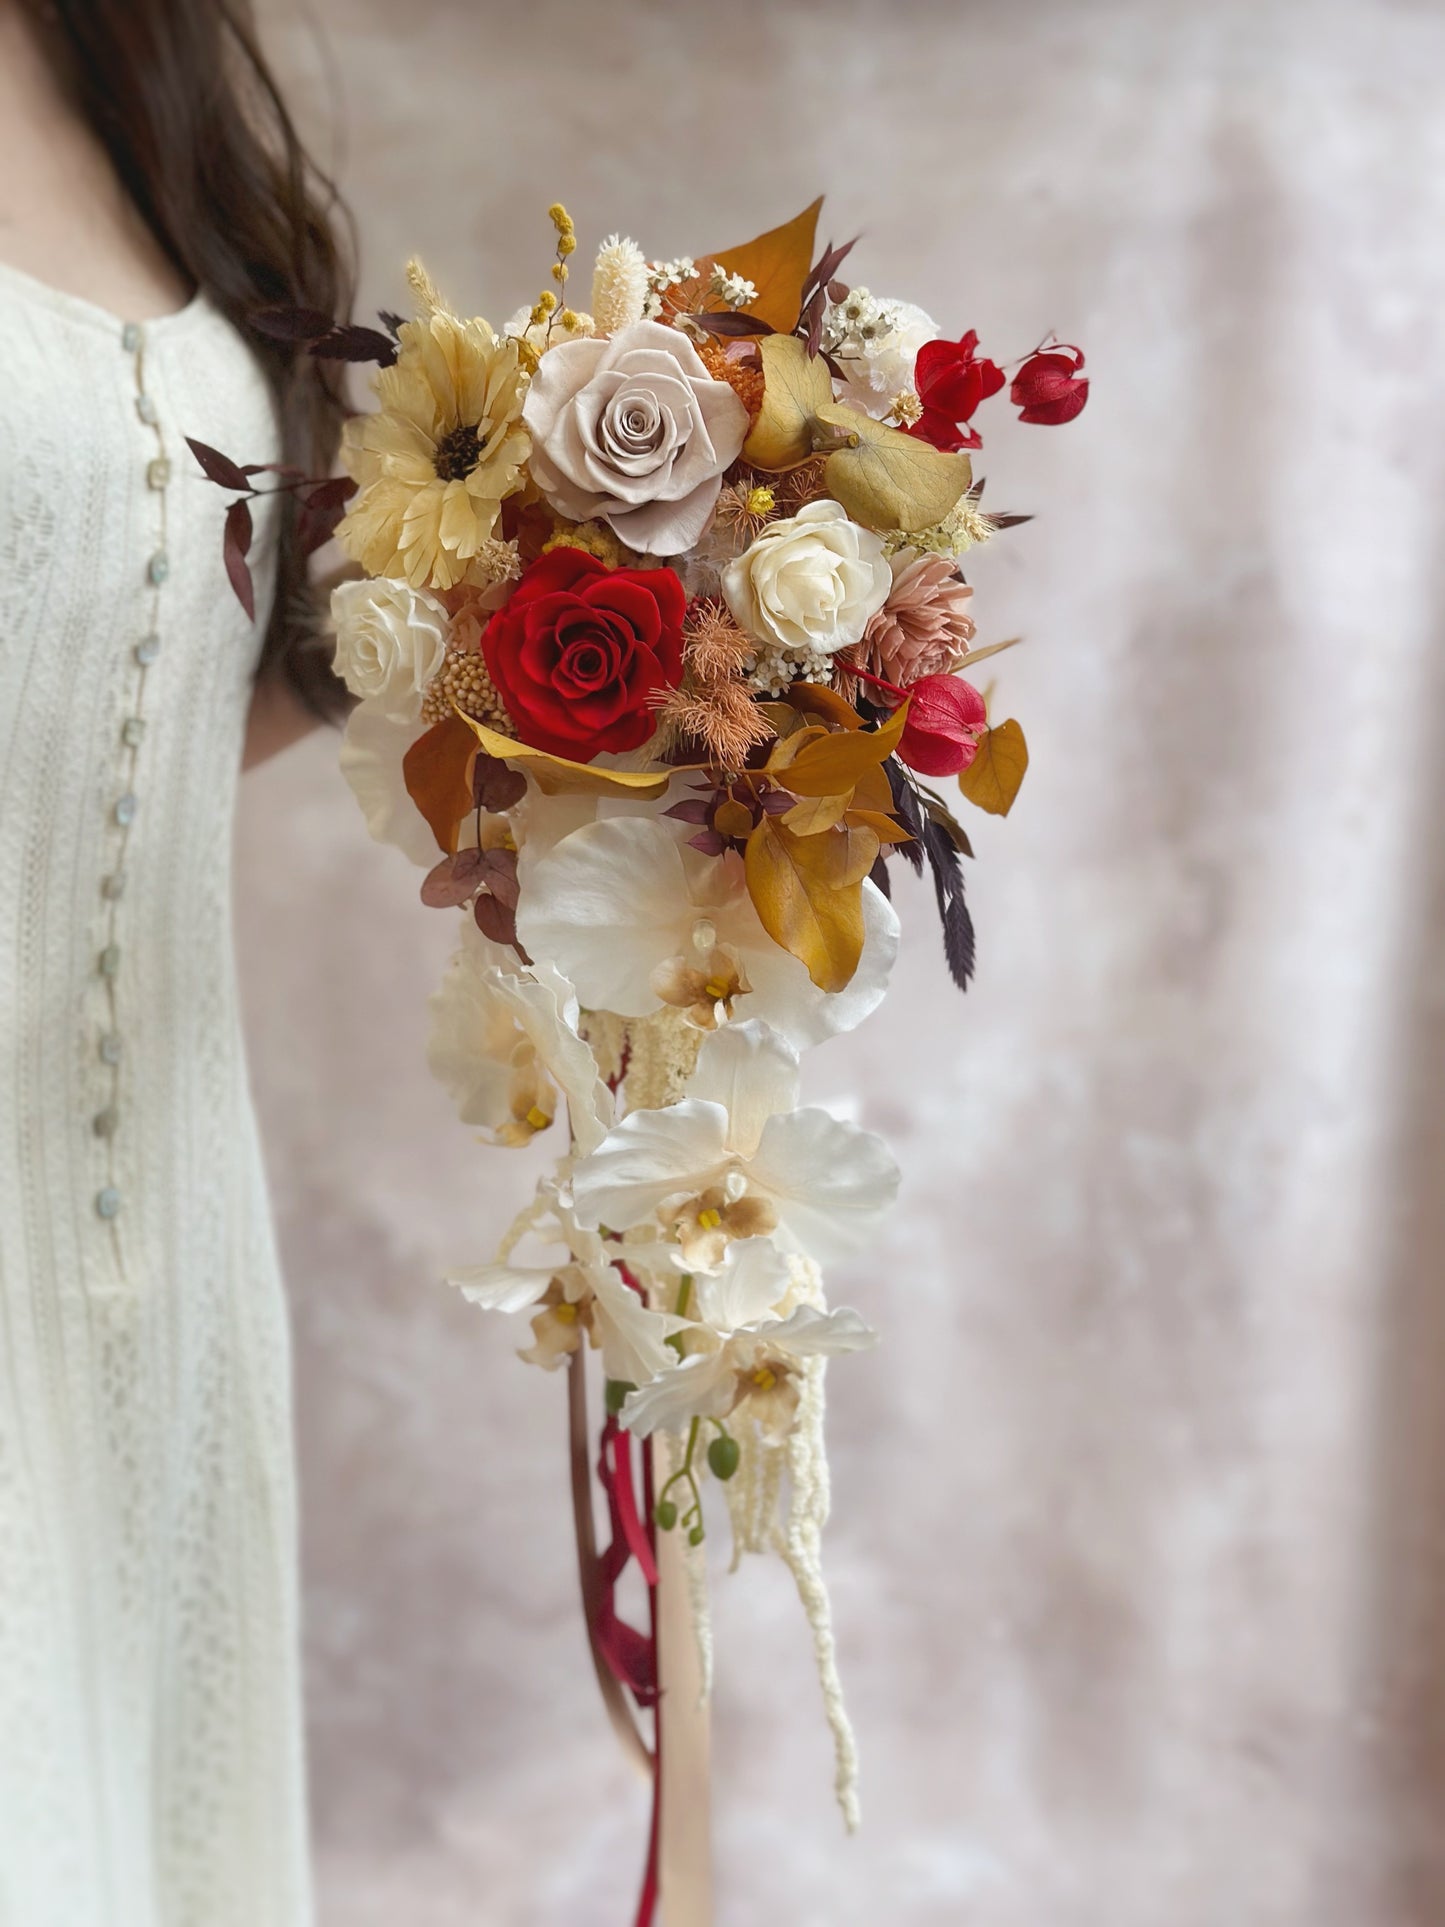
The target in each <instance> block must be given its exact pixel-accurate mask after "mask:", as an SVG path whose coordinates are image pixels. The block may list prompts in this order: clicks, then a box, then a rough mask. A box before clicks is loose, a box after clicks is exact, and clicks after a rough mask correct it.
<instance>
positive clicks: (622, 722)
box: [482, 548, 687, 763]
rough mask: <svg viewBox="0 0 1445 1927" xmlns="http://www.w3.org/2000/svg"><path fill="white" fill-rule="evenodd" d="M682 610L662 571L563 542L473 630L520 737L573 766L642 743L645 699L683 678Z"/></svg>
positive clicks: (668, 573) (680, 595)
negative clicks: (618, 563)
mask: <svg viewBox="0 0 1445 1927" xmlns="http://www.w3.org/2000/svg"><path fill="white" fill-rule="evenodd" d="M686 608H687V595H686V592H685V591H684V589H683V586H682V583H681V582H680V581H679V580H678V578H677V576H676V575H675V574H674V572H673V571H672V570H671V569H609V568H608V567H607V565H606V563H604V562H599V561H598V559H597V557H596V556H595V555H588V554H587V553H586V552H585V551H583V550H582V549H572V548H558V549H552V550H550V551H549V552H548V553H547V554H546V555H544V556H541V557H539V558H538V560H537V561H535V562H534V563H533V564H532V565H531V567H530V568H529V569H527V570H526V571H524V573H523V575H522V579H521V581H520V582H519V583H518V584H517V586H516V588H515V589H514V590H513V591H512V597H511V600H510V601H509V602H508V604H507V606H506V608H505V609H502V610H500V611H499V612H498V613H497V614H496V615H494V616H493V617H492V620H491V621H490V622H489V623H488V625H487V627H486V629H485V631H484V632H483V635H482V655H483V657H484V658H485V659H486V664H487V669H488V672H489V673H490V675H491V678H492V681H493V682H494V683H495V684H496V687H497V693H498V695H499V696H500V697H501V699H502V702H503V704H504V706H505V708H506V711H507V714H508V715H509V716H510V717H511V719H512V721H513V723H514V724H515V726H516V731H517V736H518V738H519V740H520V741H522V742H524V743H527V744H529V745H530V746H531V747H532V748H533V749H544V750H546V751H548V753H549V754H551V755H553V756H567V757H570V758H571V759H572V760H573V761H574V762H580V763H588V762H591V760H592V758H593V757H594V756H596V755H597V754H598V753H599V752H600V751H602V750H626V749H636V748H638V746H639V745H640V744H642V743H645V742H646V741H647V739H648V737H649V736H651V734H652V733H653V731H654V729H656V727H657V714H656V711H655V710H653V709H652V708H650V707H649V705H648V698H649V696H650V695H651V694H652V692H653V691H654V690H655V689H675V688H676V687H677V685H678V683H679V682H680V681H681V680H682V618H683V613H684V611H685V610H686Z"/></svg>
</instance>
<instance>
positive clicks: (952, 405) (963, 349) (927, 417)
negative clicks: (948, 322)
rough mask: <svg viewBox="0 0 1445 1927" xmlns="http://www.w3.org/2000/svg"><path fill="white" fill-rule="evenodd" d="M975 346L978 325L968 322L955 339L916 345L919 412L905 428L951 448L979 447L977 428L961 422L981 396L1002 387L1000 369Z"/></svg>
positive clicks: (994, 392) (986, 397)
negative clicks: (965, 426)
mask: <svg viewBox="0 0 1445 1927" xmlns="http://www.w3.org/2000/svg"><path fill="white" fill-rule="evenodd" d="M977 347H978V330H977V329H976V328H970V329H969V331H968V333H967V334H966V335H964V336H962V337H961V338H960V339H959V340H958V341H928V342H925V343H924V345H923V346H922V347H921V348H920V349H919V351H918V359H917V361H915V363H914V365H913V385H914V387H915V388H916V389H917V390H918V399H919V400H920V401H921V402H922V403H923V413H922V415H921V416H920V417H919V419H918V420H917V421H916V422H914V424H913V426H912V427H911V428H910V429H909V431H908V432H909V434H910V435H916V436H917V437H918V439H919V440H920V441H924V442H932V444H933V446H934V447H935V448H941V449H944V450H946V451H947V452H948V453H949V454H953V453H955V452H956V451H957V450H958V449H960V448H982V446H983V440H982V437H981V436H980V435H979V432H978V430H977V429H976V428H969V429H965V428H963V427H962V426H961V424H962V423H964V422H967V421H968V420H969V418H970V417H971V416H972V414H973V411H974V410H975V409H976V408H977V407H978V405H979V403H980V402H981V401H987V400H988V398H989V396H990V395H996V394H997V393H998V391H999V389H1000V388H1002V387H1003V370H1002V368H1000V367H999V366H998V364H997V363H996V362H992V361H989V360H987V359H983V358H980V357H979V356H977V355H976V354H975V352H974V351H975V350H976V349H977Z"/></svg>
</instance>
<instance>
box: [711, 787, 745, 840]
mask: <svg viewBox="0 0 1445 1927" xmlns="http://www.w3.org/2000/svg"><path fill="white" fill-rule="evenodd" d="M712 826H713V828H714V829H715V830H716V831H717V833H718V835H719V836H746V835H747V834H748V832H749V830H751V829H752V827H753V813H752V811H751V810H750V809H749V808H748V806H747V804H746V803H739V802H737V801H736V800H735V799H734V798H733V797H731V796H730V797H729V798H728V800H727V801H726V802H725V803H719V804H718V806H717V808H716V809H715V810H714V811H713V818H712Z"/></svg>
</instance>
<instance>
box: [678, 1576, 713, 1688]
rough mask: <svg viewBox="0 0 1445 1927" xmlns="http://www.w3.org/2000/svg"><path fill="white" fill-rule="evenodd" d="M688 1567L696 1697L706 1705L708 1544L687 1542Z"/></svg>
mask: <svg viewBox="0 0 1445 1927" xmlns="http://www.w3.org/2000/svg"><path fill="white" fill-rule="evenodd" d="M683 1563H684V1566H685V1568H686V1571H687V1598H688V1604H689V1605H690V1606H691V1607H692V1636H693V1639H694V1640H695V1641H696V1642H697V1677H698V1681H699V1685H698V1694H697V1701H698V1705H699V1706H706V1704H707V1702H708V1701H709V1700H710V1699H711V1698H712V1604H711V1601H710V1600H709V1598H708V1590H707V1546H706V1544H705V1543H704V1544H703V1545H700V1546H694V1545H689V1546H688V1547H687V1550H686V1552H685V1553H684V1555H683Z"/></svg>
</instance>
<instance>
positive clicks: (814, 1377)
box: [773, 1358, 861, 1833]
mask: <svg viewBox="0 0 1445 1927" xmlns="http://www.w3.org/2000/svg"><path fill="white" fill-rule="evenodd" d="M823 1370H824V1361H823V1360H822V1359H821V1358H810V1359H809V1360H808V1363H807V1365H806V1367H805V1368H804V1386H803V1390H802V1393H801V1396H800V1398H799V1401H798V1422H797V1429H796V1430H795V1431H794V1433H793V1435H792V1438H791V1440H790V1442H789V1450H788V1460H789V1471H790V1473H791V1483H792V1498H791V1503H790V1506H789V1511H788V1521H787V1526H786V1528H784V1527H783V1526H782V1524H781V1523H779V1524H778V1525H777V1526H776V1527H775V1529H774V1538H773V1544H774V1546H775V1548H776V1550H777V1552H778V1554H779V1556H780V1557H781V1558H782V1559H783V1561H784V1563H785V1564H786V1565H787V1567H788V1570H789V1571H790V1572H791V1573H792V1575H793V1583H794V1585H795V1586H796V1587H797V1589H798V1597H799V1599H800V1600H801V1601H802V1605H803V1610H804V1612H805V1613H806V1614H807V1616H808V1624H809V1625H810V1626H811V1627H812V1629H813V1653H814V1657H815V1659H816V1661H817V1666H818V1681H819V1684H820V1686H821V1687H822V1689H823V1708H824V1711H825V1712H826V1714H827V1718H828V1726H829V1729H830V1730H831V1732H832V1735H833V1760H834V1775H833V1790H834V1792H835V1794H836V1795H837V1799H838V1805H839V1806H840V1807H841V1808H842V1810H843V1821H844V1824H845V1825H846V1827H847V1828H848V1831H849V1832H850V1833H854V1832H856V1831H857V1829H858V1824H859V1820H860V1818H861V1813H860V1808H859V1803H858V1743H857V1740H856V1739H855V1738H854V1735H853V1725H852V1722H851V1721H850V1720H849V1718H848V1711H847V1708H846V1707H845V1705H844V1703H843V1682H842V1680H841V1679H840V1678H839V1676H838V1652H837V1645H836V1642H835V1640H834V1638H833V1613H832V1607H831V1606H830V1604H829V1600H828V1588H827V1586H826V1584H825V1583H824V1580H823V1565H822V1538H823V1526H824V1524H825V1523H826V1521H827V1517H828V1498H829V1481H828V1458H827V1453H826V1450H825V1448H824V1444H823Z"/></svg>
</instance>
